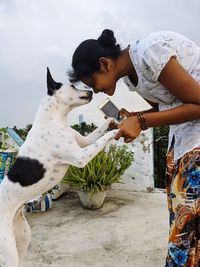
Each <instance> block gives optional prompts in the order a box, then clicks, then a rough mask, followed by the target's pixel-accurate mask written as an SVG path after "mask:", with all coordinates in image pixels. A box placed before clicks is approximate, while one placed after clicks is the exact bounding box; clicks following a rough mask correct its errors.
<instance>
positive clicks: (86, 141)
mask: <svg viewBox="0 0 200 267" xmlns="http://www.w3.org/2000/svg"><path fill="white" fill-rule="evenodd" d="M113 120H115V119H114V118H108V119H106V120H105V122H104V123H103V124H102V125H101V126H99V127H98V128H97V129H95V130H94V131H93V132H92V133H91V134H89V135H87V136H83V135H81V134H80V133H78V132H76V133H75V136H76V140H77V142H78V143H79V145H80V146H81V147H86V146H88V145H90V144H92V143H94V142H95V141H96V140H98V139H99V138H100V137H101V136H102V135H104V134H105V132H106V130H108V127H109V124H110V122H111V121H113Z"/></svg>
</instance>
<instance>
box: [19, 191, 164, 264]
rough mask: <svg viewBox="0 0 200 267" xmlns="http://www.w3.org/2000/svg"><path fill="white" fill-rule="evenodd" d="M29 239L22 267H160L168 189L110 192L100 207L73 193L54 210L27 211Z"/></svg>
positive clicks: (63, 198)
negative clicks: (87, 205) (90, 206)
mask: <svg viewBox="0 0 200 267" xmlns="http://www.w3.org/2000/svg"><path fill="white" fill-rule="evenodd" d="M27 217H28V221H29V222H30V225H31V227H32V241H31V244H30V247H29V252H28V255H27V258H26V261H25V264H24V267H47V266H53V267H89V266H91V267H115V266H117V267H163V266H164V263H165V256H166V250H167V235H168V213H167V206H166V194H164V193H162V192H159V193H136V192H129V191H122V190H120V191H115V190H113V191H110V192H109V194H108V196H107V198H106V201H105V204H104V206H103V207H102V208H101V209H99V210H86V209H83V208H81V207H80V203H79V200H78V199H77V198H75V197H74V195H73V194H72V193H68V194H66V195H64V196H63V197H62V198H61V199H59V200H57V201H56V202H53V209H51V210H48V211H47V212H44V213H34V214H30V213H28V214H27Z"/></svg>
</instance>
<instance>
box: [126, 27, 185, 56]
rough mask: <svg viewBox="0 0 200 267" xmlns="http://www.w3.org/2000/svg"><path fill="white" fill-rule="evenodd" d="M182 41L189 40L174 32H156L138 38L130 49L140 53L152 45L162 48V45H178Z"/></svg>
mask: <svg viewBox="0 0 200 267" xmlns="http://www.w3.org/2000/svg"><path fill="white" fill-rule="evenodd" d="M184 40H189V39H188V38H186V37H185V36H183V35H181V34H179V33H176V32H172V31H156V32H151V33H148V34H145V35H143V36H141V37H140V38H138V39H136V40H135V41H134V42H133V43H132V44H131V47H132V49H135V50H138V51H141V52H142V51H144V50H145V49H147V48H148V47H150V46H152V45H158V46H162V45H163V44H164V43H171V44H175V43H176V42H178V43H180V42H182V41H184Z"/></svg>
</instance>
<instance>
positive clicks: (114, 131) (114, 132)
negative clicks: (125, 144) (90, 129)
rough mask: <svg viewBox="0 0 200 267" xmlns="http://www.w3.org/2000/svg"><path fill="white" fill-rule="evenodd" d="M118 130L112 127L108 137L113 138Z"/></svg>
mask: <svg viewBox="0 0 200 267" xmlns="http://www.w3.org/2000/svg"><path fill="white" fill-rule="evenodd" d="M117 132H118V130H116V129H114V130H111V131H110V132H109V133H110V139H114V138H115V135H116V134H117Z"/></svg>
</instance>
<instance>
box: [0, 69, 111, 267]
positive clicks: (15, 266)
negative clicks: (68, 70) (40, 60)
mask: <svg viewBox="0 0 200 267" xmlns="http://www.w3.org/2000/svg"><path fill="white" fill-rule="evenodd" d="M91 100H92V92H91V91H88V90H78V89H77V88H76V87H74V86H73V85H66V84H62V83H58V82H56V81H54V79H53V78H52V76H51V73H50V71H49V69H48V68H47V96H46V97H44V98H43V99H42V101H41V104H40V106H39V109H38V111H37V114H36V117H35V120H34V123H33V126H32V128H31V130H30V131H29V133H28V135H27V138H26V141H25V142H24V144H23V145H22V146H21V147H20V150H19V152H18V155H17V158H16V161H15V163H14V164H13V166H12V168H11V169H10V171H9V172H8V174H7V175H6V176H5V177H4V179H3V181H2V183H1V184H0V267H19V266H22V262H23V260H24V257H25V255H26V253H27V249H28V246H29V243H30V240H31V230H30V227H29V225H28V222H27V220H26V218H25V216H24V213H23V206H24V203H25V202H27V201H29V200H31V199H33V198H36V197H38V196H40V195H41V194H43V193H44V192H46V191H48V190H50V189H51V188H52V187H54V186H55V185H56V184H58V183H59V182H60V181H61V180H62V178H63V177H64V175H65V173H66V171H67V169H68V166H69V165H74V166H76V167H79V168H82V167H84V166H85V165H86V164H87V163H88V162H89V161H90V160H91V159H92V158H93V157H95V156H96V155H97V154H98V153H99V152H100V151H101V150H102V149H103V148H104V147H105V146H106V144H107V143H108V142H109V141H110V140H112V139H113V138H114V136H115V134H116V130H111V131H108V132H107V129H108V127H109V124H110V123H112V121H113V118H108V119H107V120H105V122H104V123H103V125H102V126H100V127H99V128H97V129H96V130H95V131H94V132H92V133H91V134H90V135H88V136H82V135H81V134H79V133H78V132H76V131H75V130H73V129H72V128H71V127H70V126H68V125H67V123H66V118H67V114H68V113H69V112H70V111H71V110H72V109H73V108H75V107H77V106H80V105H83V104H87V103H89V102H90V101H91Z"/></svg>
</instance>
